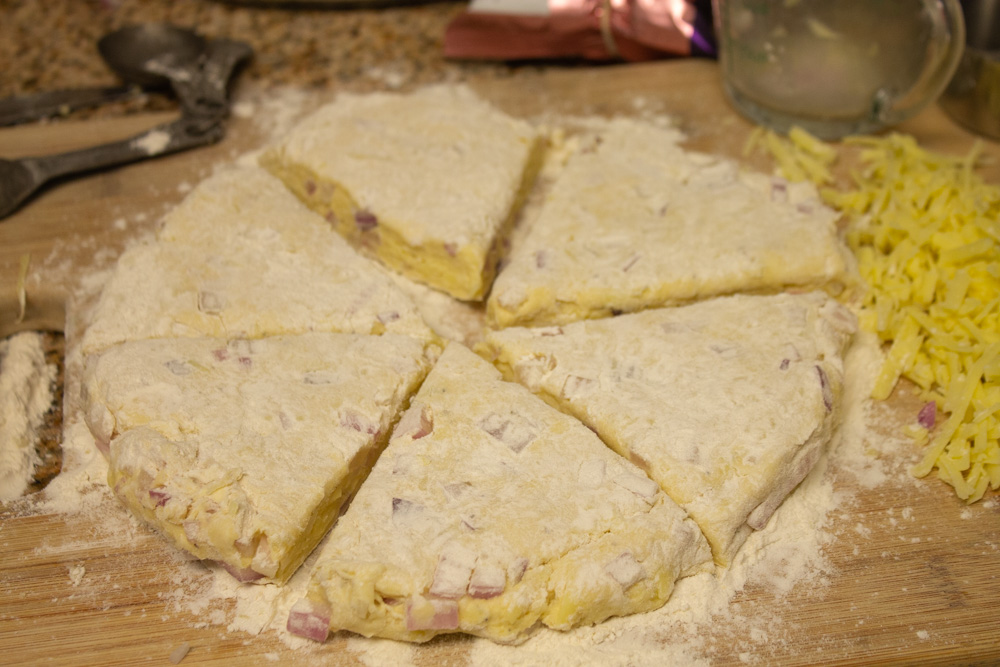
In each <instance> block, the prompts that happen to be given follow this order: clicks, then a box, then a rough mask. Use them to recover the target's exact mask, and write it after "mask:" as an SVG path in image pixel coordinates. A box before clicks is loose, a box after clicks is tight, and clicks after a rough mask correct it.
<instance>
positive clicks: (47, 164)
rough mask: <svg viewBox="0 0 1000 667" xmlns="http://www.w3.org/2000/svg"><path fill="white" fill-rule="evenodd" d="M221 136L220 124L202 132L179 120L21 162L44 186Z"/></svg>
mask: <svg viewBox="0 0 1000 667" xmlns="http://www.w3.org/2000/svg"><path fill="white" fill-rule="evenodd" d="M224 134H225V130H224V129H223V127H222V125H221V124H218V123H216V124H213V125H211V126H209V127H208V128H205V129H203V128H202V126H201V125H199V124H197V123H194V122H192V121H191V120H190V119H187V118H180V119H178V120H175V121H174V122H172V123H166V124H163V125H157V126H156V127H154V128H151V129H149V130H146V131H145V132H142V133H140V134H137V135H135V136H134V137H130V138H128V139H123V140H122V141H115V142H112V143H109V144H103V145H101V146H93V147H91V148H84V149H81V150H77V151H71V152H68V153H60V154H58V155H43V156H39V157H29V158H24V159H23V160H22V162H23V163H24V164H25V166H26V167H28V168H29V169H31V170H32V171H34V172H35V173H36V174H38V176H39V177H40V180H41V181H43V182H44V181H48V180H50V179H53V178H58V177H60V176H66V175H69V174H77V173H81V172H85V171H93V170H94V169H102V168H105V167H114V166H118V165H123V164H129V163H131V162H138V161H139V160H145V159H148V158H152V157H157V156H160V155H167V154H170V153H176V152H178V151H182V150H187V149H188V148H195V147H197V146H205V145H207V144H211V143H215V142H216V141H219V140H220V139H222V137H223V135H224Z"/></svg>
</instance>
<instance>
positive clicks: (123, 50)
mask: <svg viewBox="0 0 1000 667" xmlns="http://www.w3.org/2000/svg"><path fill="white" fill-rule="evenodd" d="M206 48H207V43H206V41H205V39H204V38H203V37H201V36H200V35H198V34H196V33H194V32H192V31H190V30H186V29H184V28H178V27H176V26H171V25H166V24H145V25H138V26H129V27H126V28H121V29H120V30H116V31H114V32H112V33H109V34H107V35H105V36H104V37H102V38H101V40H100V41H99V42H98V43H97V50H98V52H99V53H100V54H101V57H102V58H103V59H104V62H105V63H106V64H107V65H108V67H110V68H111V70H112V71H114V72H115V73H116V74H117V75H118V76H120V77H121V78H122V80H123V81H124V82H125V83H126V85H124V86H111V87H97V88H75V89H71V90H53V91H47V92H42V93H35V94H32V95H20V96H17V97H11V98H7V99H5V100H0V126H3V125H16V124H18V123H23V122H27V121H32V120H38V119H40V118H48V117H50V116H55V115H58V114H61V113H66V112H68V111H72V110H74V109H82V108H85V107H93V106H98V105H101V104H105V103H107V102H114V101H117V100H121V99H127V98H129V97H131V96H133V95H135V94H136V88H135V87H136V86H142V87H144V88H150V89H157V88H166V87H168V86H170V83H171V82H170V79H169V78H168V77H166V76H164V74H163V73H162V69H163V68H165V67H169V68H173V69H174V70H177V71H183V70H184V69H185V68H190V67H193V66H195V64H196V63H197V62H198V60H199V58H202V57H203V56H204V54H205V51H206Z"/></svg>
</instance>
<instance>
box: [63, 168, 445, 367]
mask: <svg viewBox="0 0 1000 667" xmlns="http://www.w3.org/2000/svg"><path fill="white" fill-rule="evenodd" d="M87 319H88V320H89V323H88V326H87V328H86V331H85V332H84V335H83V339H82V342H81V345H82V349H83V352H84V354H91V353H93V352H97V351H99V350H102V349H104V348H106V347H108V346H109V345H114V344H115V343H120V342H123V341H129V340H142V339H145V338H171V337H197V336H217V337H223V338H260V337H263V336H272V335H277V334H294V333H304V332H307V331H329V332H343V333H365V334H369V333H370V334H379V333H383V332H390V333H398V334H406V335H411V336H416V337H417V338H420V339H423V340H429V339H431V338H433V337H434V335H433V333H432V332H431V330H430V328H428V326H427V325H426V324H425V323H424V321H423V319H422V318H421V317H420V315H419V313H418V312H417V309H416V307H415V306H414V304H413V302H412V300H411V299H410V298H409V297H408V296H406V294H404V293H403V292H402V291H401V290H400V289H399V288H398V287H397V286H396V285H395V283H394V282H393V280H392V278H391V276H390V275H388V272H386V271H385V270H384V269H383V268H382V267H380V266H379V265H378V264H376V263H375V262H372V261H371V260H368V259H365V258H364V257H361V256H360V255H359V254H358V253H357V252H355V251H354V250H353V249H352V248H351V247H350V246H349V245H347V243H345V242H344V240H343V239H342V238H340V236H339V235H337V234H336V233H334V232H332V231H331V230H330V229H329V226H328V225H327V224H326V223H325V222H324V221H323V220H322V219H321V218H320V217H319V216H317V215H316V214H315V213H313V212H311V211H309V210H308V209H307V208H306V207H305V206H303V205H302V204H301V203H300V202H299V201H298V200H297V199H296V198H295V197H294V196H292V195H291V194H290V193H289V192H288V190H287V189H286V188H285V187H284V186H283V185H282V184H281V182H280V181H279V180H277V179H276V178H274V177H273V176H271V175H270V174H268V173H267V172H266V171H265V170H263V169H260V168H258V167H232V168H227V169H225V170H223V171H220V172H219V173H217V174H215V175H213V176H210V177H209V178H207V179H205V180H204V181H202V182H201V183H200V184H199V185H198V186H197V187H196V188H195V189H194V190H193V191H192V192H190V193H189V194H188V195H187V197H186V198H185V199H184V200H183V201H182V202H181V203H180V204H179V205H178V206H177V207H176V208H175V209H173V210H172V211H170V212H169V213H168V214H167V215H166V217H165V218H164V220H163V225H162V227H161V229H160V230H159V232H158V233H157V237H156V239H155V240H152V241H147V242H143V243H139V244H137V245H135V246H132V247H130V248H128V249H127V250H125V252H124V253H123V254H122V256H121V257H120V258H119V259H118V263H117V265H116V266H115V268H114V270H113V272H112V274H111V277H110V278H109V279H108V282H107V283H106V284H105V286H104V288H103V291H102V292H101V294H100V297H99V299H98V301H97V303H96V305H95V307H94V308H93V312H92V313H91V314H90V316H89V318H87Z"/></svg>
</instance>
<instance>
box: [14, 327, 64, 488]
mask: <svg viewBox="0 0 1000 667" xmlns="http://www.w3.org/2000/svg"><path fill="white" fill-rule="evenodd" d="M55 376H56V367H55V366H52V365H49V364H46V363H45V351H44V349H43V347H42V335H41V334H38V333H35V332H31V331H26V332H24V333H19V334H15V335H13V336H11V337H10V338H7V339H5V340H0V501H9V500H14V499H15V498H18V497H20V496H21V494H23V493H24V492H25V490H26V489H27V488H28V485H29V484H31V480H32V475H33V474H34V471H35V466H36V465H37V464H38V462H39V461H38V454H37V452H36V451H35V445H36V444H37V442H38V437H37V435H36V433H37V431H38V427H39V426H41V424H42V420H43V419H44V417H45V413H46V412H48V410H49V408H50V407H51V406H52V384H53V382H54V381H55Z"/></svg>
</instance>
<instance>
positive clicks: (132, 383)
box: [84, 333, 430, 583]
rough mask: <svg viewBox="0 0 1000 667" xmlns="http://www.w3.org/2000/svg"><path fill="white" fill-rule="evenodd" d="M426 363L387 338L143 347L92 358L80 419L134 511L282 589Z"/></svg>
mask: <svg viewBox="0 0 1000 667" xmlns="http://www.w3.org/2000/svg"><path fill="white" fill-rule="evenodd" d="M429 366H430V362H429V361H428V360H427V358H426V355H425V346H424V344H423V343H422V342H420V341H418V340H416V339H414V338H411V337H408V336H397V335H393V334H386V335H384V336H365V335H355V334H326V333H312V334H302V335H299V336H281V337H273V338H264V339H259V340H245V339H244V340H229V341H226V340H221V339H215V338H178V339H172V340H161V339H149V340H144V341H136V342H130V343H123V344H121V345H117V346H113V347H110V348H108V349H107V350H105V351H104V352H103V353H101V354H100V355H97V356H94V357H92V358H90V359H89V360H88V365H87V368H86V370H85V376H84V392H85V393H84V395H85V397H86V400H87V402H88V406H89V407H88V410H87V413H86V415H85V416H86V421H87V423H88V425H89V427H90V429H91V431H92V432H93V434H94V436H95V439H96V440H97V441H98V442H99V443H101V442H104V443H108V442H110V455H109V460H110V465H109V469H108V484H109V485H110V486H111V488H112V489H113V490H114V493H115V495H116V496H117V497H118V498H119V499H120V500H121V501H122V503H124V504H125V506H126V507H127V508H128V509H129V510H130V511H131V512H132V513H133V514H134V515H135V516H137V517H139V518H140V519H142V520H143V521H145V522H146V523H148V524H149V525H151V526H153V527H154V528H155V529H157V530H158V531H159V532H160V533H162V534H163V535H164V536H165V537H166V538H167V539H168V540H169V541H170V542H172V543H173V544H175V545H176V546H178V547H179V548H181V549H184V550H185V551H188V552H190V553H191V554H193V555H194V556H195V557H197V558H199V559H209V560H214V561H218V562H219V563H221V564H222V565H223V566H225V568H226V569H227V570H229V571H230V573H232V574H233V575H234V576H235V577H237V578H238V579H240V580H242V581H252V580H257V581H274V582H279V583H280V582H284V581H285V580H287V579H288V577H289V576H291V574H292V573H293V572H294V571H295V570H296V568H298V566H299V565H300V564H301V563H302V561H303V559H305V557H306V556H307V555H308V554H309V553H310V552H311V551H312V549H313V548H314V547H315V546H316V544H317V543H318V542H319V540H320V539H321V538H322V537H323V536H324V535H325V534H326V532H327V531H328V529H329V527H330V525H331V524H332V523H333V521H334V519H335V518H336V517H337V514H338V512H339V510H340V508H341V506H342V505H343V504H344V502H345V501H346V500H347V499H348V498H349V497H350V496H351V494H352V493H354V491H355V490H356V489H357V487H358V486H359V484H360V483H361V481H362V480H363V479H364V477H365V475H366V474H367V473H368V472H369V471H370V469H371V466H372V465H373V464H374V461H375V459H376V457H377V456H378V454H379V452H380V451H381V450H382V449H383V448H384V446H385V443H386V442H387V440H388V434H389V432H390V430H391V427H392V424H393V423H394V422H395V421H396V419H397V418H398V416H399V415H400V414H401V413H402V411H403V408H404V407H405V405H406V402H407V400H408V398H409V397H410V396H411V395H412V394H413V393H414V392H415V391H416V389H417V387H418V386H419V384H420V382H421V381H422V379H423V378H424V377H425V375H426V373H427V371H428V369H429Z"/></svg>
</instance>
